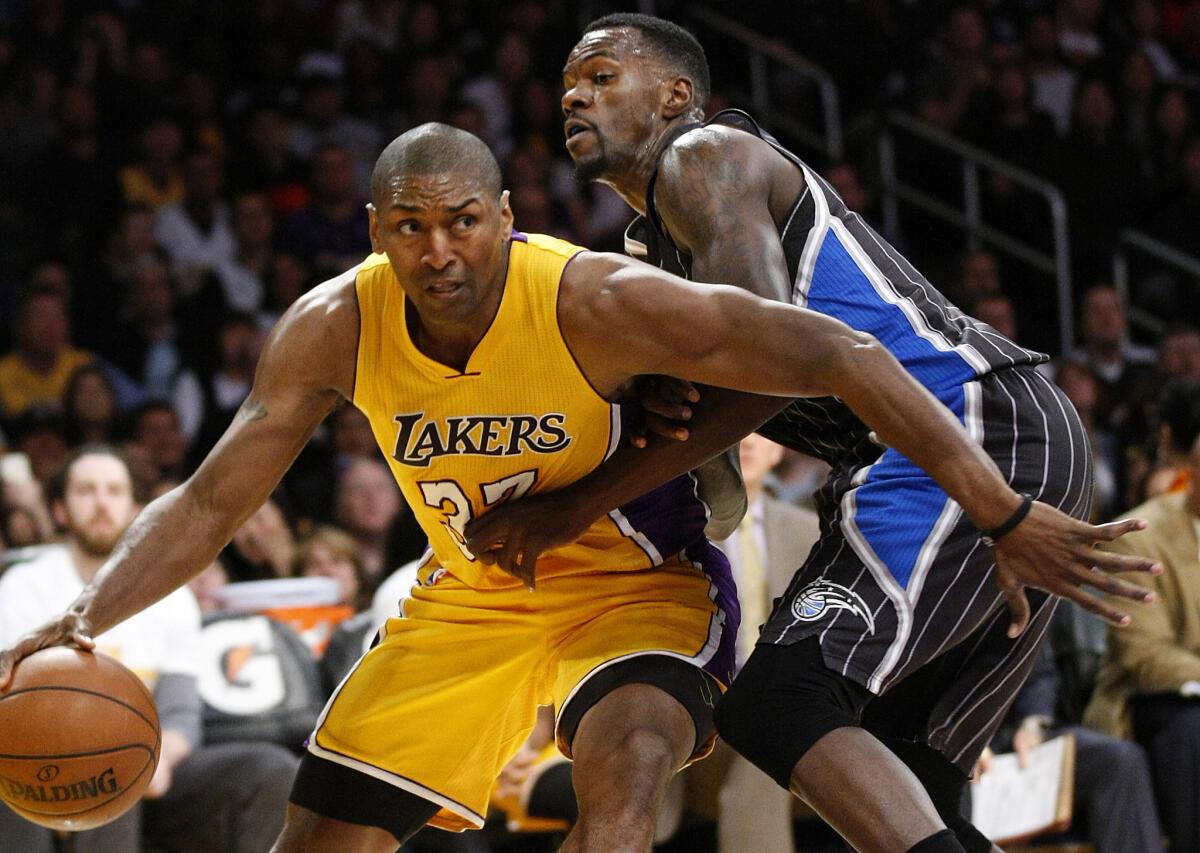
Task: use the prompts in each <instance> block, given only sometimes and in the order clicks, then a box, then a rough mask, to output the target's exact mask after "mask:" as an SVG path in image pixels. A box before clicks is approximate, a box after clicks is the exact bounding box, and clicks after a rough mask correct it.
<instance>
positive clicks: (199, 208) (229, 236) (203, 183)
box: [154, 148, 237, 296]
mask: <svg viewBox="0 0 1200 853" xmlns="http://www.w3.org/2000/svg"><path fill="white" fill-rule="evenodd" d="M183 174H184V194H183V199H182V200H180V201H179V202H177V203H175V204H167V205H163V206H162V207H160V208H159V209H158V211H157V212H156V213H155V218H154V237H155V239H156V240H157V241H158V245H159V246H161V247H162V249H163V251H164V252H166V253H167V257H168V258H170V259H171V264H172V266H173V267H174V269H175V277H176V281H177V282H178V285H179V292H180V293H181V294H182V295H184V296H190V295H191V294H193V293H195V292H197V291H198V290H199V289H200V286H201V285H202V284H203V283H204V279H205V278H206V277H207V276H208V275H210V274H212V273H215V272H217V271H218V270H219V269H220V268H221V267H222V266H223V265H225V264H230V263H232V262H233V259H234V256H235V254H236V251H237V244H236V242H235V239H234V235H233V228H232V226H231V224H230V221H229V205H228V204H226V202H225V198H224V195H223V193H224V189H225V174H224V168H223V167H222V165H221V162H220V160H218V159H217V156H216V155H215V154H213V153H212V152H211V151H206V150H205V149H203V148H197V149H195V150H193V151H192V152H191V153H190V154H188V156H187V160H186V162H185V164H184V173H183Z"/></svg>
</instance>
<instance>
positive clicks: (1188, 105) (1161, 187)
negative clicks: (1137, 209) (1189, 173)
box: [1145, 86, 1194, 200]
mask: <svg viewBox="0 0 1200 853" xmlns="http://www.w3.org/2000/svg"><path fill="white" fill-rule="evenodd" d="M1192 116H1193V110H1192V102H1191V100H1189V97H1188V93H1187V91H1186V90H1184V89H1183V88H1181V87H1179V86H1172V87H1169V88H1166V89H1163V90H1162V91H1161V92H1160V93H1159V96H1158V101H1157V103H1156V104H1155V107H1154V125H1153V127H1152V128H1151V132H1150V139H1149V142H1148V145H1147V148H1146V151H1145V157H1146V158H1147V160H1148V170H1149V174H1150V178H1151V181H1152V182H1153V188H1154V194H1155V199H1156V200H1161V199H1162V198H1163V195H1164V194H1165V193H1168V192H1174V191H1177V190H1178V189H1179V187H1180V186H1181V185H1182V184H1183V155H1184V151H1185V150H1186V149H1187V144H1188V140H1189V139H1190V137H1191V134H1192V133H1193V132H1194V127H1193V124H1194V123H1193V121H1192Z"/></svg>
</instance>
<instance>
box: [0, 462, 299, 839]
mask: <svg viewBox="0 0 1200 853" xmlns="http://www.w3.org/2000/svg"><path fill="white" fill-rule="evenodd" d="M52 509H53V512H54V516H55V520H56V521H57V522H58V524H59V525H60V526H61V527H62V528H63V529H64V530H65V533H66V536H65V541H64V542H63V544H61V545H48V546H45V547H43V548H39V549H35V550H33V551H31V552H27V553H30V554H31V557H30V559H28V560H26V561H24V562H20V563H18V564H16V565H13V566H12V567H11V568H10V569H8V571H6V572H5V573H4V575H3V576H2V577H0V645H9V644H11V643H13V642H14V641H15V640H16V639H17V638H18V637H20V636H21V635H22V634H24V633H25V632H26V631H28V630H29V629H30V628H32V627H34V626H36V625H39V624H41V623H42V622H44V621H45V620H46V619H48V618H51V617H52V616H53V615H54V614H55V613H58V612H60V611H61V610H62V609H63V608H64V607H66V606H67V605H68V604H69V603H70V602H71V601H72V600H73V599H74V598H75V597H76V596H77V595H78V594H79V593H80V592H81V591H82V590H83V587H84V585H85V584H86V583H87V582H88V581H89V580H91V578H92V576H93V575H94V574H95V573H96V571H97V570H98V569H99V568H100V565H101V564H102V563H103V562H104V560H105V559H107V558H108V556H109V554H111V553H112V550H113V548H114V547H115V546H116V544H117V541H118V540H119V539H120V538H121V535H122V534H123V533H124V532H125V529H126V528H127V527H128V526H129V524H130V523H131V522H132V521H133V519H134V517H135V516H136V515H137V513H138V511H139V510H140V506H139V505H138V503H137V501H136V499H135V497H134V486H133V481H132V475H131V471H130V468H129V465H128V463H127V461H126V460H125V459H124V457H123V456H122V455H121V454H120V452H119V451H117V450H115V449H114V448H111V447H108V446H105V445H89V446H85V447H82V448H80V449H79V450H77V451H75V452H74V453H72V455H71V456H70V457H69V458H68V460H67V462H66V464H65V465H64V466H63V469H62V472H61V474H60V475H59V478H58V480H57V482H56V483H55V484H54V488H53V504H52ZM199 637H200V611H199V608H198V607H197V605H196V600H195V598H194V597H193V595H192V593H191V592H190V591H189V590H188V589H187V588H186V587H185V588H180V589H178V590H176V591H175V592H173V593H171V594H170V595H168V596H167V597H166V598H164V599H163V600H161V601H159V602H158V603H156V604H154V605H152V606H151V607H148V608H147V609H145V610H143V611H141V612H139V613H136V614H134V615H133V616H131V617H130V618H129V619H127V620H125V621H124V622H122V623H120V624H118V625H116V626H115V627H113V628H112V629H111V630H109V631H106V632H104V633H103V634H100V635H99V636H97V637H96V638H95V639H96V651H99V652H103V653H104V654H107V655H109V656H111V657H114V658H116V659H117V660H119V661H121V662H122V663H123V664H125V665H126V666H127V667H129V668H130V669H131V670H133V672H135V673H136V674H137V675H138V676H139V677H140V678H141V679H142V680H143V681H144V682H145V683H146V685H147V687H149V688H150V689H151V691H152V692H153V693H154V697H155V704H156V705H157V706H158V712H159V718H160V722H161V725H162V753H161V757H160V759H159V764H158V768H157V769H156V770H155V773H154V776H153V778H152V779H151V781H150V787H149V789H148V790H147V792H146V795H145V800H146V804H145V807H144V808H141V807H138V808H134V809H133V810H131V811H130V812H127V813H126V814H125V815H123V816H122V817H120V818H118V819H117V820H116V821H114V822H112V823H110V824H108V825H106V826H103V827H100V828H98V829H94V830H89V831H87V832H82V833H79V834H77V836H76V845H75V847H74V848H73V849H74V850H75V851H76V853H93V851H95V853H103V851H115V850H120V851H129V853H136V851H138V850H140V849H141V847H142V838H143V837H147V838H151V839H153V840H154V842H155V843H156V844H168V845H169V846H175V845H180V844H182V845H183V846H188V845H198V846H200V847H203V848H205V849H223V850H229V851H239V852H240V853H250V851H259V850H261V851H265V850H267V849H269V847H270V844H271V841H272V839H274V837H275V835H276V834H277V833H278V831H279V828H280V827H281V826H282V825H283V815H284V808H285V805H286V801H287V792H288V788H289V785H290V780H291V776H292V773H293V772H294V769H295V759H294V758H293V756H292V755H291V754H290V753H288V752H287V751H286V750H284V749H282V748H280V747H276V746H274V745H270V744H262V743H240V744H222V745H217V746H211V747H202V746H201V745H200V743H201V725H200V723H201V706H200V697H199V694H198V693H197V691H196V676H197V661H198V659H199V652H198V641H199ZM214 783H215V784H214ZM143 824H144V831H143ZM0 838H3V839H5V842H4V845H5V849H12V850H21V851H27V853H40V851H49V850H51V849H52V839H51V833H50V832H49V830H45V829H42V828H40V827H37V826H34V825H33V824H30V823H26V822H25V821H24V820H22V819H21V818H19V817H17V816H16V815H15V814H13V813H12V812H10V811H8V810H7V809H0Z"/></svg>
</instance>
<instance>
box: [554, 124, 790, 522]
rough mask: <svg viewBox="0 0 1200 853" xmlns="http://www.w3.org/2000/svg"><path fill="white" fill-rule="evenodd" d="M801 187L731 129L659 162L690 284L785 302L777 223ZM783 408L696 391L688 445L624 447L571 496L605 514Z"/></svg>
mask: <svg viewBox="0 0 1200 853" xmlns="http://www.w3.org/2000/svg"><path fill="white" fill-rule="evenodd" d="M803 187H804V181H803V176H802V175H801V174H800V172H799V171H798V170H796V168H795V167H794V166H792V165H791V164H790V163H787V162H786V161H784V160H783V158H782V157H781V156H780V155H779V154H778V153H776V152H775V151H774V149H772V148H770V146H768V145H766V144H765V143H763V142H762V141H761V140H759V139H756V138H754V137H752V136H750V135H749V134H746V133H742V132H740V131H736V130H732V129H730V128H722V127H709V128H699V129H697V130H694V131H692V132H690V133H687V134H685V135H684V136H682V137H680V139H679V140H678V141H677V142H676V143H675V144H674V145H673V146H672V147H671V148H670V149H669V150H668V151H667V152H666V154H665V155H664V156H663V160H662V164H661V166H660V168H659V173H658V179H657V181H656V183H655V202H656V207H657V210H658V213H659V217H660V218H661V220H662V222H663V225H664V227H665V228H666V229H667V231H668V232H669V233H670V235H671V239H672V240H673V241H674V242H675V243H676V244H677V245H678V246H680V247H681V248H683V249H685V250H687V251H688V253H689V254H690V255H691V257H692V277H693V278H694V279H695V280H696V281H711V282H720V283H721V284H729V285H734V286H736V287H740V288H742V289H744V290H747V291H749V292H750V293H754V294H756V295H758V296H762V297H764V298H767V299H774V300H777V301H779V302H790V301H791V290H792V284H791V281H790V280H789V278H788V270H787V260H786V259H785V257H784V254H783V244H782V243H781V242H780V239H779V228H778V226H777V224H776V221H777V220H778V219H779V218H780V215H779V211H781V210H786V209H787V208H789V207H790V205H791V203H792V202H793V201H794V200H795V199H796V198H798V197H799V195H800V192H801V190H802V189H803ZM773 193H774V194H776V195H778V196H779V197H778V198H773V197H772V194H773ZM773 206H774V208H775V210H773V209H772V208H773ZM689 378H695V377H689ZM789 402H790V401H789V400H788V399H787V398H783V397H773V396H765V395H759V394H747V393H745V392H743V391H731V390H729V389H727V388H712V387H709V388H703V389H702V390H701V393H700V399H699V400H698V401H697V402H695V403H694V404H692V405H691V406H690V407H691V409H692V417H691V418H690V420H689V422H688V439H687V441H683V442H680V441H674V440H668V439H663V438H654V437H651V438H650V439H649V443H648V444H647V446H646V447H645V448H644V449H637V448H633V447H630V446H629V445H627V444H624V445H622V446H621V447H620V448H619V449H618V450H617V452H616V453H614V454H613V456H612V458H610V459H609V460H608V461H607V462H606V463H605V464H604V465H602V466H601V467H600V468H598V469H597V470H596V471H595V472H593V473H592V474H591V475H590V476H589V477H587V478H586V479H585V480H583V481H580V483H579V484H578V485H577V486H575V487H573V488H572V492H573V494H575V495H578V497H579V498H580V499H582V500H586V502H587V504H588V507H589V512H590V514H592V515H593V516H600V515H603V514H604V513H606V512H608V511H609V510H611V509H613V508H614V507H617V506H620V505H621V504H623V503H625V502H626V501H629V500H632V499H633V498H635V497H637V496H639V495H642V494H645V493H646V492H647V491H649V490H650V489H653V488H655V487H656V486H658V485H660V484H662V483H664V482H666V481H667V480H670V479H671V478H673V477H676V476H679V475H680V474H682V473H684V472H685V471H689V470H691V469H693V468H695V467H697V466H698V465H701V464H703V463H704V462H707V461H708V460H709V459H712V458H713V457H714V456H716V455H717V454H719V453H720V452H721V451H723V450H724V449H725V448H727V447H729V446H730V445H732V444H734V443H735V442H737V441H738V440H740V439H741V438H743V437H745V436H746V435H747V434H749V433H751V432H753V431H754V430H755V429H757V428H758V427H760V426H762V424H763V423H765V422H766V421H768V420H769V419H770V418H772V417H773V416H774V415H776V414H778V413H779V412H780V411H781V410H783V409H784V408H785V407H786V406H787V405H788V403H789ZM667 414H670V412H667Z"/></svg>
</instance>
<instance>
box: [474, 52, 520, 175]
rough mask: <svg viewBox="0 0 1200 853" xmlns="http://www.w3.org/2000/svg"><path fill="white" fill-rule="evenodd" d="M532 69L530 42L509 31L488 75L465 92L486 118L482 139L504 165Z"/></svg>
mask: <svg viewBox="0 0 1200 853" xmlns="http://www.w3.org/2000/svg"><path fill="white" fill-rule="evenodd" d="M531 65H532V59H531V57H530V47H529V42H528V41H526V39H525V36H523V35H522V34H521V33H519V32H517V31H515V30H510V31H508V32H506V33H504V34H503V35H502V36H500V38H499V40H498V41H497V42H496V46H495V49H494V50H493V51H492V65H491V69H490V70H489V71H488V73H487V74H485V75H483V76H482V77H477V78H475V79H474V80H472V81H470V82H468V83H467V84H466V85H465V86H463V88H462V97H463V98H465V99H466V100H468V101H470V102H471V103H473V104H475V106H477V107H479V111H480V112H481V113H482V114H483V120H484V127H483V139H484V141H485V142H487V144H488V147H490V148H491V149H492V152H493V153H494V154H495V155H496V159H497V160H499V161H500V162H501V163H503V162H504V161H505V160H506V159H508V155H509V153H510V152H511V151H512V150H513V145H514V140H513V110H514V106H515V103H516V99H517V95H518V93H519V92H520V91H521V90H522V88H523V86H524V83H525V81H526V79H527V78H528V76H529V73H530V70H531Z"/></svg>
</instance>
